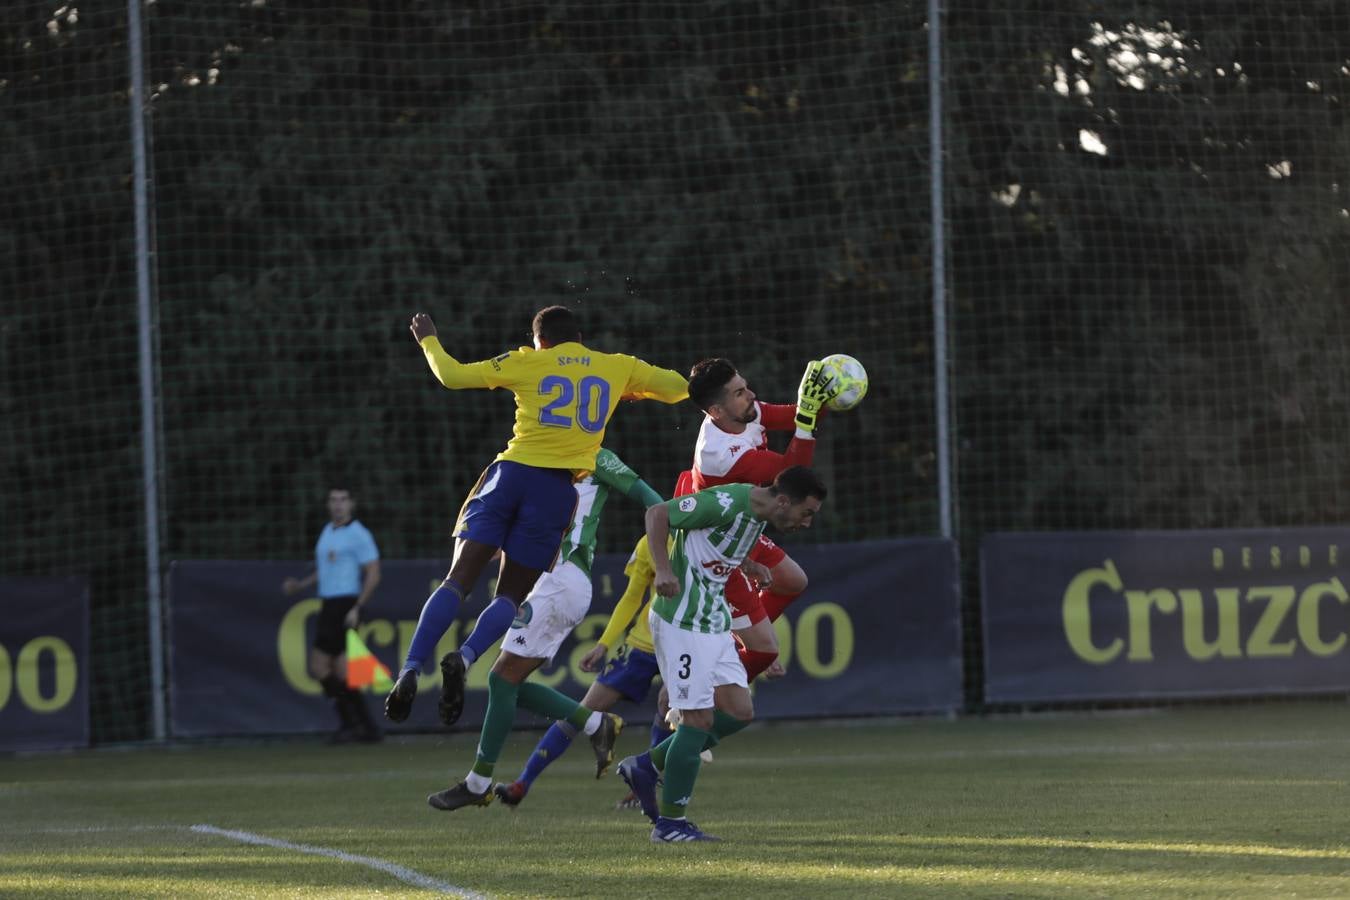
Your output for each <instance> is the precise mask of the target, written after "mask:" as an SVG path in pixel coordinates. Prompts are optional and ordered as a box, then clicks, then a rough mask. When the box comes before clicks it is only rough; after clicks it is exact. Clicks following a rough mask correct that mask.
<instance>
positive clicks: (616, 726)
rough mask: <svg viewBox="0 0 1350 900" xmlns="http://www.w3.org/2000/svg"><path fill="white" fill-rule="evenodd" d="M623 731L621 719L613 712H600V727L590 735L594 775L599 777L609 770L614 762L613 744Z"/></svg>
mask: <svg viewBox="0 0 1350 900" xmlns="http://www.w3.org/2000/svg"><path fill="white" fill-rule="evenodd" d="M621 731H623V719H620V718H619V717H618V716H616V715H614V714H613V713H601V714H600V727H599V728H597V729H595V734H593V735H591V746H592V747H594V748H595V777H596V778H599V777H600V776H601V775H604V774H605V773H606V772H608V771H609V766H610V763H612V762H614V745H615V743H617V742H618V740H619V733H620V732H621Z"/></svg>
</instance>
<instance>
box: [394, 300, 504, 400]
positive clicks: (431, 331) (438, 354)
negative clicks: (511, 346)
mask: <svg viewBox="0 0 1350 900" xmlns="http://www.w3.org/2000/svg"><path fill="white" fill-rule="evenodd" d="M408 330H409V331H411V332H412V336H413V339H414V340H416V341H417V343H418V345H419V346H421V348H422V352H423V353H424V354H425V355H426V358H427V365H429V366H430V367H431V372H432V374H433V375H435V376H436V379H437V380H438V381H440V383H441V384H443V385H445V386H446V387H448V388H451V389H459V388H493V387H496V386H497V384H496V383H495V382H493V381H492V380H490V379H489V378H488V370H487V366H486V365H485V364H484V363H468V364H466V363H462V362H460V361H459V360H457V359H455V358H454V357H453V356H451V355H450V354H449V353H446V352H445V348H444V347H442V346H441V339H440V337H438V336H437V334H436V323H434V322H432V321H431V316H429V315H427V314H426V313H418V314H417V315H415V316H413V317H412V324H410V325H409V326H408Z"/></svg>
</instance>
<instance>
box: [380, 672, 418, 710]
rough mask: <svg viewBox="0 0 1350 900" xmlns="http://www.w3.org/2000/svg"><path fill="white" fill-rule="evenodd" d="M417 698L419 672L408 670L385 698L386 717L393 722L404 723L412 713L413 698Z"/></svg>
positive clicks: (400, 676) (399, 677)
mask: <svg viewBox="0 0 1350 900" xmlns="http://www.w3.org/2000/svg"><path fill="white" fill-rule="evenodd" d="M416 696H417V670H416V669H408V670H407V671H406V672H404V673H402V674H401V675H399V676H398V681H395V682H394V686H393V688H392V689H390V691H389V696H387V697H385V698H384V717H385V718H386V719H388V720H389V721H391V722H402V721H403V720H404V719H406V718H408V714H409V713H411V712H412V704H413V698H414V697H416Z"/></svg>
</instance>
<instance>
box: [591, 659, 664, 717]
mask: <svg viewBox="0 0 1350 900" xmlns="http://www.w3.org/2000/svg"><path fill="white" fill-rule="evenodd" d="M660 674H661V668H660V667H659V666H658V665H657V664H656V657H655V656H653V655H652V654H650V653H647V652H645V651H643V650H633V649H631V648H630V647H628V646H627V645H624V646H623V647H620V648H619V653H618V655H617V656H615V657H614V658H613V659H611V660H610V661H609V664H608V665H606V666H605V671H603V672H601V673H600V677H599V678H597V679H596V681H598V682H600V683H601V684H603V685H604V686H605V687H607V688H613V689H614V690H616V691H618V692H619V693H620V694H623V695H624V696H625V697H627V698H628V699H629V700H632V701H633V702H634V703H641V702H642V701H643V700H646V699H647V692H648V691H649V690H651V687H652V680H653V679H655V678H656V676H657V675H660Z"/></svg>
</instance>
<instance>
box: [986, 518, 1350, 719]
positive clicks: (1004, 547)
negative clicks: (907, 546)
mask: <svg viewBox="0 0 1350 900" xmlns="http://www.w3.org/2000/svg"><path fill="white" fill-rule="evenodd" d="M1347 550H1350V531H1347V530H1345V529H1336V528H1300V529H1265V530H1241V531H1239V530H1233V531H1153V532H1084V533H1039V534H995V535H990V536H988V537H986V538H985V540H984V543H983V547H982V552H981V558H980V570H981V585H982V587H981V598H982V605H983V629H984V652H985V656H984V677H985V685H984V687H985V699H986V700H987V701H989V702H991V703H1028V702H1043V701H1055V700H1107V699H1155V698H1156V699H1161V698H1168V697H1176V698H1180V697H1206V696H1222V695H1234V696H1236V695H1244V694H1248V695H1256V694H1284V693H1310V692H1320V691H1346V690H1350V667H1347V665H1346V663H1347V660H1348V659H1350V656H1348V655H1347V651H1346V632H1347V629H1350V593H1348V592H1347V585H1350V573H1347V571H1346V566H1345V563H1346V562H1347V560H1350V555H1348V554H1347Z"/></svg>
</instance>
